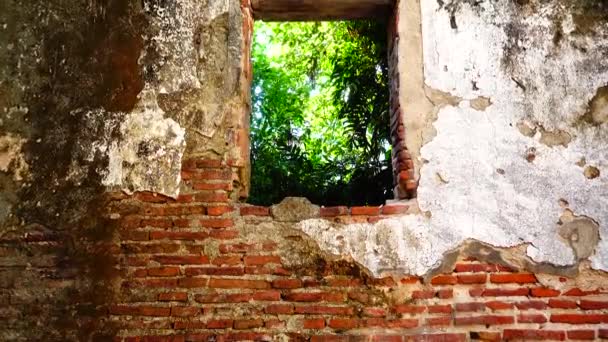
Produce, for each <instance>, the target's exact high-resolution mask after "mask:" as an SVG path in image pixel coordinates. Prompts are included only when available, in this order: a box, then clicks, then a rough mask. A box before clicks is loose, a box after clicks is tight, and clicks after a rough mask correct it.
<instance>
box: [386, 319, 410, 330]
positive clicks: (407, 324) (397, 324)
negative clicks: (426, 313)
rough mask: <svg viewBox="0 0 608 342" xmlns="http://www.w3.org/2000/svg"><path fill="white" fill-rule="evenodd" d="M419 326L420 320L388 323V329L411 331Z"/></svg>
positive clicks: (395, 320) (397, 320) (402, 320)
mask: <svg viewBox="0 0 608 342" xmlns="http://www.w3.org/2000/svg"><path fill="white" fill-rule="evenodd" d="M417 326H418V320H417V319H414V318H401V319H392V320H390V321H388V322H386V327H387V328H393V329H395V328H400V329H411V328H415V327H417Z"/></svg>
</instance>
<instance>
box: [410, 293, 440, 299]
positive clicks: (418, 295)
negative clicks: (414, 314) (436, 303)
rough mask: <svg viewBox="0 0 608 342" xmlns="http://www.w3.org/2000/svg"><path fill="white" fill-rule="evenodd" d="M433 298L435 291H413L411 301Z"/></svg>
mask: <svg viewBox="0 0 608 342" xmlns="http://www.w3.org/2000/svg"><path fill="white" fill-rule="evenodd" d="M433 297H435V291H413V292H412V298H413V299H431V298H433Z"/></svg>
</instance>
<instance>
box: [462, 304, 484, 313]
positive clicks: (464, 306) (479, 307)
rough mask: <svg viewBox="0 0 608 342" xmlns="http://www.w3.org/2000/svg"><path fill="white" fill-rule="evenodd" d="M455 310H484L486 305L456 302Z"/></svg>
mask: <svg viewBox="0 0 608 342" xmlns="http://www.w3.org/2000/svg"><path fill="white" fill-rule="evenodd" d="M455 309H456V311H462V312H472V311H484V310H485V309H486V305H485V304H484V303H475V302H471V303H456V307H455Z"/></svg>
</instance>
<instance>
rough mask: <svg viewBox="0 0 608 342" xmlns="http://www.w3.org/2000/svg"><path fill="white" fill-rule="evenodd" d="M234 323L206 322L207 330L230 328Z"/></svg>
mask: <svg viewBox="0 0 608 342" xmlns="http://www.w3.org/2000/svg"><path fill="white" fill-rule="evenodd" d="M233 325H234V321H233V320H231V319H212V320H210V321H207V324H206V327H207V329H228V328H232V326H233Z"/></svg>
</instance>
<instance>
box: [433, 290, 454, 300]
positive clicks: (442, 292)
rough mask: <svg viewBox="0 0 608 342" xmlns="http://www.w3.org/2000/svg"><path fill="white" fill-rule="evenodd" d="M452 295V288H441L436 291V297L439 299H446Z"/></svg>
mask: <svg viewBox="0 0 608 342" xmlns="http://www.w3.org/2000/svg"><path fill="white" fill-rule="evenodd" d="M453 296H454V290H452V289H442V290H439V291H437V297H439V298H441V299H448V298H452V297H453Z"/></svg>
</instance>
